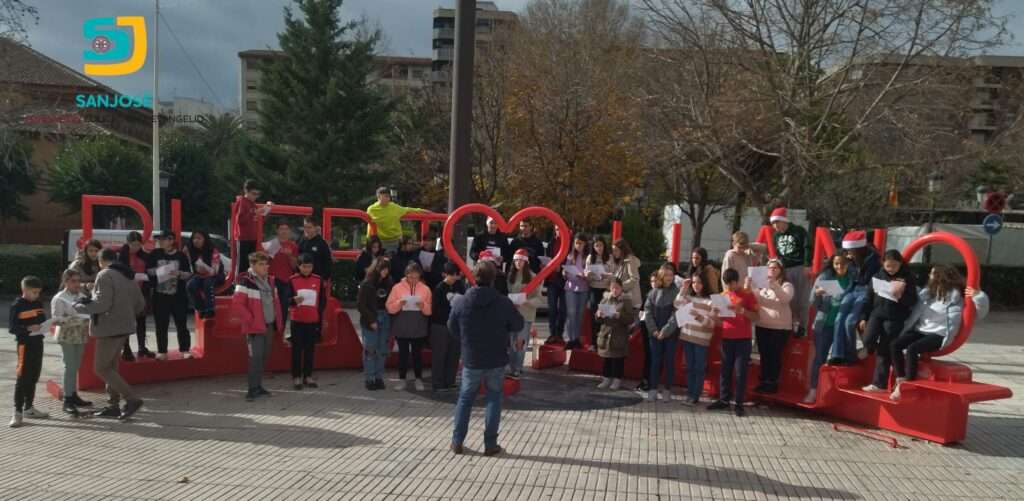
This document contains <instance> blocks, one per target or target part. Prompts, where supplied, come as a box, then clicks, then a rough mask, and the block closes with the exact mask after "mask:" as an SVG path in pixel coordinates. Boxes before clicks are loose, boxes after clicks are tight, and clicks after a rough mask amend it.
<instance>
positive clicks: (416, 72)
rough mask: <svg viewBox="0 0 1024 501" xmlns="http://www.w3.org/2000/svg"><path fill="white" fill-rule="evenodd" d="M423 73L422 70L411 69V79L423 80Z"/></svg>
mask: <svg viewBox="0 0 1024 501" xmlns="http://www.w3.org/2000/svg"><path fill="white" fill-rule="evenodd" d="M424 73H425V72H424V70H423V68H413V70H412V79H413V80H423V76H424Z"/></svg>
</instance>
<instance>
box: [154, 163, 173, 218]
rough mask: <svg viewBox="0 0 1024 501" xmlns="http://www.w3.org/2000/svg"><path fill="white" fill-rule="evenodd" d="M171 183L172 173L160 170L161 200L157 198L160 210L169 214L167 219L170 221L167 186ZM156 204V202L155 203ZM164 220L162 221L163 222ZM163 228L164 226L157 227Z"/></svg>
mask: <svg viewBox="0 0 1024 501" xmlns="http://www.w3.org/2000/svg"><path fill="white" fill-rule="evenodd" d="M170 184H171V175H170V174H168V173H167V172H166V171H163V170H161V171H160V200H156V202H158V203H159V204H160V210H161V211H162V212H163V213H164V214H166V215H167V220H168V221H170V217H171V216H170V214H171V212H170V210H169V209H168V207H167V186H169V185H170ZM154 205H155V204H154ZM162 222H163V221H161V223H162ZM156 229H162V228H156Z"/></svg>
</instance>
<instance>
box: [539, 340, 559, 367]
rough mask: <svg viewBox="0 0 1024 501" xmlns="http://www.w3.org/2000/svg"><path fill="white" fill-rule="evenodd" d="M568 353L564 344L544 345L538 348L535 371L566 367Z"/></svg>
mask: <svg viewBox="0 0 1024 501" xmlns="http://www.w3.org/2000/svg"><path fill="white" fill-rule="evenodd" d="M565 360H566V352H565V345H564V344H542V345H540V346H538V347H537V356H535V357H534V358H533V368H534V369H550V368H552V367H561V366H563V365H565Z"/></svg>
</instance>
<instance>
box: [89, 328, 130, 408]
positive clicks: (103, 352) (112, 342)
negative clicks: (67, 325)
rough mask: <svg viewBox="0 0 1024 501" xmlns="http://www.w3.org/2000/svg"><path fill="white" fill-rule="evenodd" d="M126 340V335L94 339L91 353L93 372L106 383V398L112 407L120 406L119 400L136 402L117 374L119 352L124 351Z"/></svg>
mask: <svg viewBox="0 0 1024 501" xmlns="http://www.w3.org/2000/svg"><path fill="white" fill-rule="evenodd" d="M127 340H128V334H125V335H123V336H113V337H98V338H96V346H95V351H94V353H93V355H94V357H93V364H92V368H93V371H95V372H96V375H97V376H98V377H99V378H100V379H102V380H103V382H105V383H107V396H108V397H110V399H109V401H108V402H109V403H110V405H111V406H113V407H117V406H119V405H121V398H124V399H125V400H127V401H129V402H130V401H132V400H138V397H137V396H136V395H135V392H134V391H133V390H132V387H131V386H128V382H127V381H125V380H124V378H123V377H121V374H120V373H119V372H117V363H118V361H119V360H120V358H121V350H122V349H124V342H125V341H127Z"/></svg>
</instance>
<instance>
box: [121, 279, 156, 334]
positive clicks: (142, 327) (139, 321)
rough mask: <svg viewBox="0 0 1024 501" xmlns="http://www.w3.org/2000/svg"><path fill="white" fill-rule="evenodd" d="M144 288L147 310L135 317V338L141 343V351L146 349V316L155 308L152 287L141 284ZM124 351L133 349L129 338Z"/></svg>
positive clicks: (143, 293)
mask: <svg viewBox="0 0 1024 501" xmlns="http://www.w3.org/2000/svg"><path fill="white" fill-rule="evenodd" d="M140 287H141V288H142V297H144V298H146V311H144V312H142V315H140V316H138V317H135V339H136V341H138V343H139V351H142V350H144V349H146V317H147V316H149V311H150V310H152V309H153V305H152V300H151V299H150V295H149V293H150V288H149V286H148V285H145V282H143V285H141V286H140ZM124 351H132V347H131V343H130V342H129V340H128V339H125V340H124Z"/></svg>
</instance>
